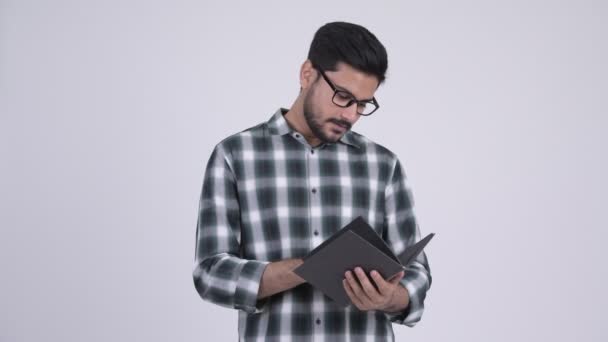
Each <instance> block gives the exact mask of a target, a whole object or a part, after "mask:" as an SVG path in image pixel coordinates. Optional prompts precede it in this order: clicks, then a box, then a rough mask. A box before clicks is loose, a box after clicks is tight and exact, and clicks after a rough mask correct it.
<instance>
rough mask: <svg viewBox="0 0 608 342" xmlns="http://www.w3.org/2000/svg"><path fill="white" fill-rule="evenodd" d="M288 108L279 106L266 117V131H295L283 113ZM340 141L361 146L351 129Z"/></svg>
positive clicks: (285, 132) (273, 132)
mask: <svg viewBox="0 0 608 342" xmlns="http://www.w3.org/2000/svg"><path fill="white" fill-rule="evenodd" d="M287 111H288V109H286V108H282V107H280V108H279V109H277V111H276V112H274V114H272V116H271V117H270V119H268V121H267V122H266V127H267V129H268V133H270V134H271V135H285V134H288V133H295V132H296V131H295V130H294V129H293V128H291V126H289V124H288V123H287V120H285V117H284V115H285V113H287ZM339 141H340V142H342V143H344V144H348V145H351V146H354V147H357V148H361V146H360V142H359V141H358V139H357V137H355V136H354V135H353V132H352V131H351V130H348V131H346V133H344V134H343V135H342V137H341V138H340V139H339Z"/></svg>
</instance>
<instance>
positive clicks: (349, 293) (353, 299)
mask: <svg viewBox="0 0 608 342" xmlns="http://www.w3.org/2000/svg"><path fill="white" fill-rule="evenodd" d="M342 285H343V286H344V290H345V291H346V295H347V296H348V298H349V299H350V301H351V302H352V303H353V304H354V305H355V306H356V307H357V309H359V310H363V305H362V304H361V301H360V300H359V298H357V296H356V295H355V293H354V292H353V289H352V288H351V287H350V284H349V283H348V280H346V279H342Z"/></svg>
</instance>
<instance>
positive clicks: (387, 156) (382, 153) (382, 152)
mask: <svg viewBox="0 0 608 342" xmlns="http://www.w3.org/2000/svg"><path fill="white" fill-rule="evenodd" d="M350 134H351V139H352V140H353V141H354V142H355V143H357V145H359V147H360V149H361V151H362V153H365V154H367V155H371V156H374V157H376V158H377V159H378V160H379V161H383V162H386V163H388V164H390V165H393V166H394V164H395V163H396V162H397V160H398V157H397V155H396V154H395V153H394V152H393V151H391V150H390V149H389V148H388V147H386V146H384V145H382V144H380V143H378V142H376V141H374V140H372V139H370V138H369V137H367V136H365V135H363V134H361V133H358V132H355V131H350Z"/></svg>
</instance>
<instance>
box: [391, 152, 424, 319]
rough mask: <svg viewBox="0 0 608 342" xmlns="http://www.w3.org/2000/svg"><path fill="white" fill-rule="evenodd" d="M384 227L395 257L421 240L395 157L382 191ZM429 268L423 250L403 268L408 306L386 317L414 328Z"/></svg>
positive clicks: (403, 172) (406, 189)
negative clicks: (383, 193) (408, 298)
mask: <svg viewBox="0 0 608 342" xmlns="http://www.w3.org/2000/svg"><path fill="white" fill-rule="evenodd" d="M384 219H385V225H386V226H385V228H386V233H387V240H388V244H389V246H391V248H392V249H393V251H394V252H395V254H397V255H398V254H400V253H401V252H403V251H404V250H405V248H406V247H408V246H410V245H413V244H414V243H416V242H417V241H420V228H419V226H418V221H417V220H416V216H415V214H414V198H413V196H412V191H411V189H410V187H409V185H408V182H407V177H406V175H405V171H404V170H403V168H402V166H401V163H400V161H399V159H398V158H396V157H395V162H394V167H393V169H392V174H391V177H390V178H389V181H388V183H387V186H386V189H385V217H384ZM431 282H432V278H431V269H430V267H429V263H428V260H427V257H426V254H425V253H424V251H422V252H421V253H420V254H419V255H418V257H417V258H416V259H415V260H414V261H412V263H410V264H409V265H408V266H407V267H406V269H405V275H404V276H403V278H402V279H401V284H402V285H403V286H404V287H405V288H406V289H407V292H408V293H409V297H410V300H409V305H408V307H407V308H405V309H404V310H403V311H402V312H400V313H394V314H389V313H387V314H386V315H387V316H388V318H389V319H390V320H391V322H393V323H397V324H403V325H407V326H409V327H413V326H414V325H416V323H417V322H418V321H420V319H421V317H422V313H423V311H424V299H425V297H426V294H427V291H428V290H429V288H430V287H431Z"/></svg>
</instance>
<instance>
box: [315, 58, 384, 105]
mask: <svg viewBox="0 0 608 342" xmlns="http://www.w3.org/2000/svg"><path fill="white" fill-rule="evenodd" d="M315 69H317V70H318V71H319V73H321V76H323V79H324V80H325V82H327V84H329V86H330V87H331V89H332V90H333V91H334V96H332V98H331V101H332V102H333V103H334V104H335V105H336V106H339V107H342V108H347V107H350V106H352V104H353V103H355V102H356V103H357V113H359V115H363V116H368V115H372V113H373V112H375V111H376V110H378V108H379V107H380V104H378V101H376V97H372V98H371V100H357V99H356V98H355V97H354V96H353V94H351V93H349V92H348V91H345V90H340V89H337V88H336V86H335V85H334V84H333V83H332V82H331V81H330V80H329V78H328V77H327V75H325V72H323V70H322V69H321V68H319V67H315Z"/></svg>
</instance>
